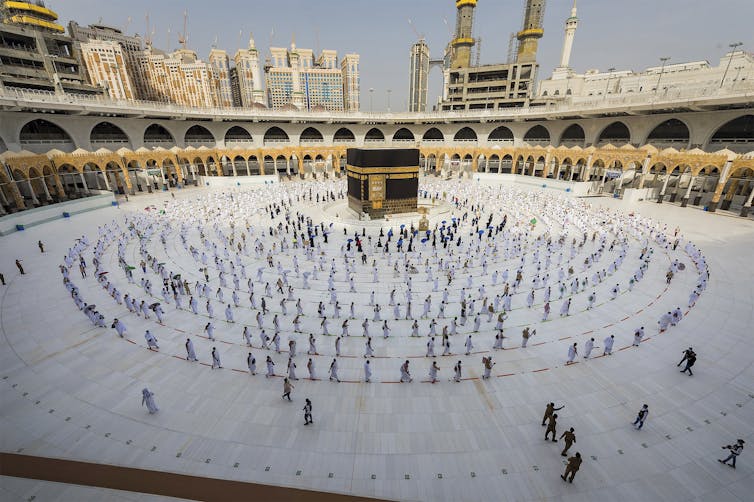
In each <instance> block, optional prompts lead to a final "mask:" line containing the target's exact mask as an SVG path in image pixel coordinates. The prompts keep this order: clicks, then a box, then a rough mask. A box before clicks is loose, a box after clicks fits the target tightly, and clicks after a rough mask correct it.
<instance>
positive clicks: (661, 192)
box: [657, 173, 670, 204]
mask: <svg viewBox="0 0 754 502" xmlns="http://www.w3.org/2000/svg"><path fill="white" fill-rule="evenodd" d="M668 181H670V173H667V174H666V175H665V181H663V182H662V188H661V189H660V195H658V196H657V203H658V204H662V199H663V197H665V189H667V188H668Z"/></svg>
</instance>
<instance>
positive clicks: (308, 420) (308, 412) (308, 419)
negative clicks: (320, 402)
mask: <svg viewBox="0 0 754 502" xmlns="http://www.w3.org/2000/svg"><path fill="white" fill-rule="evenodd" d="M313 423H314V420H313V419H312V402H311V401H310V400H309V398H308V397H307V398H306V404H304V425H309V424H313Z"/></svg>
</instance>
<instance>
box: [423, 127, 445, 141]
mask: <svg viewBox="0 0 754 502" xmlns="http://www.w3.org/2000/svg"><path fill="white" fill-rule="evenodd" d="M422 141H445V135H443V133H442V131H440V130H439V129H438V128H437V127H430V128H429V129H427V130H426V131H424V134H423V135H422Z"/></svg>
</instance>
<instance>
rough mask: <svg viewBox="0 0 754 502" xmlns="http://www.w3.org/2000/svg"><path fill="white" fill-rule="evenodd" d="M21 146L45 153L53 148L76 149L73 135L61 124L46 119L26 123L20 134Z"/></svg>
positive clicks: (64, 150)
mask: <svg viewBox="0 0 754 502" xmlns="http://www.w3.org/2000/svg"><path fill="white" fill-rule="evenodd" d="M18 141H19V143H20V144H21V146H22V147H23V148H24V149H26V150H29V151H31V152H34V153H44V152H47V151H49V150H51V149H53V148H56V149H58V150H61V151H63V152H72V151H73V150H74V149H75V144H74V142H73V139H72V136H71V135H70V134H68V132H67V131H66V130H65V129H63V128H62V127H60V126H59V125H57V124H55V123H53V122H51V121H49V120H45V119H34V120H30V121H29V122H27V123H25V124H24V125H23V127H21V130H20V132H19V134H18Z"/></svg>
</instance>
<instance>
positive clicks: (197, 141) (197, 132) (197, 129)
mask: <svg viewBox="0 0 754 502" xmlns="http://www.w3.org/2000/svg"><path fill="white" fill-rule="evenodd" d="M183 142H184V144H186V145H191V146H202V145H205V146H206V145H215V144H216V143H217V140H216V139H215V136H214V134H212V133H211V132H210V131H209V129H207V128H206V127H204V126H201V125H199V124H194V125H192V126H191V127H189V128H188V129H187V130H186V134H184V135H183Z"/></svg>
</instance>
